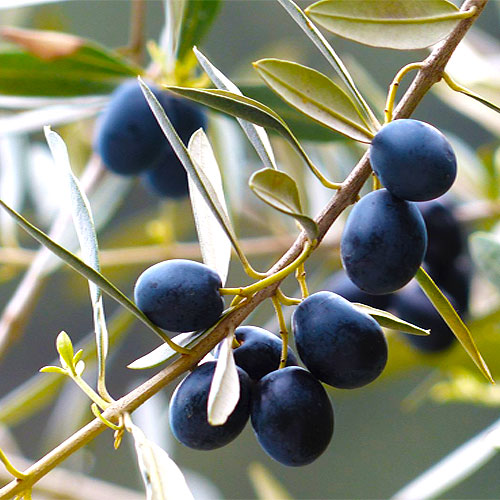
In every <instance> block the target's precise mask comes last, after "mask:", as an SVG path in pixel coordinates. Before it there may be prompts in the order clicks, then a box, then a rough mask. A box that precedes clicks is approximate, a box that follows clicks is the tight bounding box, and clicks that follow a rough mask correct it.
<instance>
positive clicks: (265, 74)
mask: <svg viewBox="0 0 500 500" xmlns="http://www.w3.org/2000/svg"><path fill="white" fill-rule="evenodd" d="M254 67H255V69H256V70H257V72H258V73H259V75H260V76H261V77H262V79H263V80H264V81H265V82H266V84H267V85H269V87H271V89H273V90H274V91H275V92H276V93H277V94H278V95H279V96H280V97H281V98H282V99H284V100H285V101H286V102H287V103H288V104H290V105H291V106H293V107H294V108H295V109H297V110H298V111H300V112H301V113H304V114H305V115H307V116H309V117H310V118H312V119H313V120H315V121H316V122H318V123H320V124H321V125H324V126H325V127H328V128H330V129H332V130H334V131H336V132H339V133H341V134H343V135H345V136H347V137H350V138H351V139H354V140H356V141H360V142H366V143H369V142H370V141H371V139H372V138H373V135H374V134H373V132H372V131H371V130H370V125H368V123H367V122H366V120H365V118H364V117H363V116H362V115H361V114H360V113H359V111H358V109H357V108H356V106H355V105H354V103H353V102H352V100H351V98H350V97H349V96H348V95H347V94H346V93H345V92H344V91H343V90H342V89H341V88H340V87H339V86H338V85H336V84H335V83H334V82H333V81H332V80H330V79H329V78H328V77H326V76H325V75H323V74H322V73H320V72H319V71H316V70H314V69H311V68H308V67H306V66H302V65H301V64H297V63H294V62H290V61H282V60H280V59H261V60H260V61H257V62H255V63H254Z"/></svg>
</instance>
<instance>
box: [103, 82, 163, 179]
mask: <svg viewBox="0 0 500 500" xmlns="http://www.w3.org/2000/svg"><path fill="white" fill-rule="evenodd" d="M151 90H152V91H153V94H154V95H155V97H156V98H157V99H158V100H159V101H160V103H161V104H162V106H164V107H166V108H168V106H169V103H170V100H171V97H170V96H169V95H168V94H166V93H165V92H161V91H160V90H159V89H158V88H156V87H154V86H151ZM165 141H166V139H165V136H164V135H163V132H162V130H161V128H160V126H159V125H158V122H157V121H156V118H155V117H154V115H153V113H152V111H151V109H150V107H149V105H148V103H147V101H146V98H145V97H144V95H143V93H142V91H141V87H140V86H139V83H138V82H137V81H136V80H131V81H127V82H125V83H124V84H122V85H120V86H119V87H118V88H117V89H116V90H115V91H114V92H113V94H111V101H110V102H109V104H108V107H107V108H106V109H105V110H104V112H103V114H102V115H101V117H100V118H99V121H98V124H97V131H96V137H95V149H96V151H97V152H98V153H99V155H100V156H101V158H102V160H103V162H104V164H105V165H106V166H107V167H108V168H109V169H110V170H112V171H113V172H115V173H117V174H121V175H135V174H138V173H139V172H142V171H144V170H146V169H148V168H149V167H150V166H151V165H152V163H153V162H154V161H155V160H156V158H157V157H158V155H159V153H160V151H161V150H162V148H163V147H164V143H165Z"/></svg>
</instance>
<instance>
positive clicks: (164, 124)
mask: <svg viewBox="0 0 500 500" xmlns="http://www.w3.org/2000/svg"><path fill="white" fill-rule="evenodd" d="M139 84H140V85H141V88H142V91H143V93H144V96H145V97H146V100H147V101H148V104H149V106H150V107H151V110H152V111H153V114H154V115H155V117H156V119H157V121H158V123H159V124H160V127H161V128H162V130H163V133H164V134H165V137H166V138H167V139H168V141H169V142H170V145H171V146H172V148H173V150H174V151H175V154H176V155H177V156H178V157H179V160H180V161H181V163H182V165H183V166H184V168H185V169H186V171H187V173H188V175H189V177H190V178H191V180H192V182H193V183H194V184H195V185H196V187H197V188H198V190H199V192H200V193H201V194H202V195H203V197H204V199H205V201H206V203H207V205H208V206H209V207H210V209H211V210H212V213H213V215H214V217H215V218H216V219H217V220H218V221H219V224H220V225H221V227H222V228H223V229H224V231H225V233H226V235H227V237H228V238H229V240H230V241H231V243H232V245H233V247H234V248H235V250H236V251H237V252H239V251H240V249H239V244H238V241H237V238H236V235H235V234H234V230H233V227H232V224H231V221H230V220H229V217H228V216H227V214H226V211H225V209H224V208H223V207H222V206H221V204H220V202H219V200H218V197H217V194H216V193H215V191H214V188H213V186H212V184H211V182H210V180H209V179H208V178H207V176H206V175H205V174H204V172H203V170H200V169H197V167H196V165H195V164H194V162H193V160H192V158H191V156H190V154H189V151H188V150H187V149H186V146H184V143H183V142H182V140H181V138H180V137H179V135H178V134H177V132H176V131H175V128H174V126H173V125H172V123H171V122H170V120H169V118H168V116H167V115H166V113H165V111H164V109H163V108H162V107H161V105H160V103H159V102H158V100H157V99H156V97H155V96H154V95H153V93H152V92H151V90H150V89H149V87H148V86H147V85H146V84H145V83H144V82H143V81H142V79H141V78H139ZM168 88H170V87H168ZM187 90H191V89H187Z"/></svg>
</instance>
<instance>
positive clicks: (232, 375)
mask: <svg viewBox="0 0 500 500" xmlns="http://www.w3.org/2000/svg"><path fill="white" fill-rule="evenodd" d="M233 337H234V333H233V332H231V333H230V334H229V335H228V336H227V337H226V338H225V339H224V340H223V341H222V343H221V348H220V351H219V357H218V359H217V365H216V367H215V372H214V378H213V379H212V384H211V386H210V392H209V394H208V422H209V424H210V425H223V424H225V423H226V420H227V419H228V417H229V416H230V415H231V413H233V411H234V409H235V408H236V405H237V404H238V401H239V399H240V379H239V377H238V371H237V369H236V363H235V362H234V356H233V348H232V343H233Z"/></svg>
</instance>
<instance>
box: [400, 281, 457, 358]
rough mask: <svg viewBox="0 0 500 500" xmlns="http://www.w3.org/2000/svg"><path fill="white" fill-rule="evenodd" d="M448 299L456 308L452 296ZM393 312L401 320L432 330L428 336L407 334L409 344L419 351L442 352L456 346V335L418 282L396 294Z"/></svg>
mask: <svg viewBox="0 0 500 500" xmlns="http://www.w3.org/2000/svg"><path fill="white" fill-rule="evenodd" d="M448 299H449V300H450V299H451V302H452V305H453V306H456V304H455V303H454V300H453V299H452V298H451V297H450V296H448ZM393 310H394V314H396V316H398V317H399V318H401V319H404V320H406V321H409V322H410V323H413V324H415V325H418V326H420V327H422V328H425V329H430V330H431V334H430V335H428V336H420V335H418V336H417V335H406V334H405V338H406V339H407V340H408V342H410V343H411V344H412V345H413V346H414V347H415V348H417V349H418V350H419V351H424V352H441V351H444V350H446V349H448V348H449V347H451V346H452V345H453V344H454V342H455V335H453V332H452V331H451V330H450V329H449V328H448V326H447V324H446V323H445V322H444V320H443V318H441V316H440V315H439V313H438V312H437V311H436V309H434V306H433V305H432V303H431V301H430V300H429V299H428V298H427V297H426V295H425V293H424V292H423V291H422V290H421V289H420V287H419V286H418V284H417V283H416V282H412V283H410V284H409V285H407V286H405V287H404V288H403V289H402V290H400V291H399V292H398V293H396V294H394V299H393Z"/></svg>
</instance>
